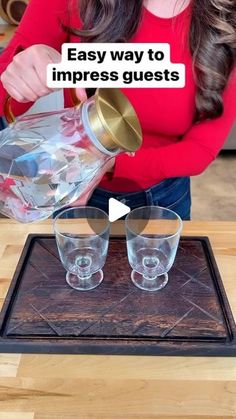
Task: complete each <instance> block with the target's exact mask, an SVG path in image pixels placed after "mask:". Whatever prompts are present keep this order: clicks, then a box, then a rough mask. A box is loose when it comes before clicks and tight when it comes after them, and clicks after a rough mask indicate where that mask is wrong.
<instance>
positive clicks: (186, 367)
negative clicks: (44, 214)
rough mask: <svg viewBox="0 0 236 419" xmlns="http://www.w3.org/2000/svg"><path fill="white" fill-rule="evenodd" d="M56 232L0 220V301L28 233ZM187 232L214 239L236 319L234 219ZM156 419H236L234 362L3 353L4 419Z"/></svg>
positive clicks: (188, 225)
mask: <svg viewBox="0 0 236 419" xmlns="http://www.w3.org/2000/svg"><path fill="white" fill-rule="evenodd" d="M120 231H121V229H120V226H119V225H118V226H117V227H116V228H114V230H113V232H114V233H118V232H120ZM51 232H52V226H51V221H45V222H42V223H38V224H34V225H22V224H19V223H17V222H14V221H9V220H4V219H1V220H0V306H2V304H3V301H4V298H5V295H6V292H7V290H8V287H9V284H10V281H11V278H12V276H13V273H14V270H15V267H16V264H17V262H18V259H19V256H20V254H21V251H22V247H23V244H24V242H25V239H26V237H27V235H28V234H29V233H51ZM183 234H186V235H208V236H209V238H210V241H211V244H212V247H213V250H214V253H215V257H216V260H217V263H218V267H219V270H220V272H221V275H222V278H223V282H224V285H225V289H226V292H227V294H228V298H229V302H230V304H231V308H232V310H233V313H234V316H235V317H236V222H185V224H184V231H183ZM153 417H155V418H156V417H158V418H163V419H177V418H178V419H181V418H187V419H197V418H205V419H207V418H221V419H222V418H236V359H235V358H187V357H169V358H168V357H144V356H101V355H96V356H94V355H76V356H70V355H21V354H0V419H9V418H10V419H33V418H34V419H72V418H73V419H74V418H109V419H110V418H122V419H123V418H125V419H126V418H129V419H130V418H135V419H136V418H140V419H141V418H153Z"/></svg>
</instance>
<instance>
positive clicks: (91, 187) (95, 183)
mask: <svg viewBox="0 0 236 419" xmlns="http://www.w3.org/2000/svg"><path fill="white" fill-rule="evenodd" d="M114 165H115V158H112V159H110V160H109V161H108V162H107V163H106V164H105V165H104V166H103V167H102V168H101V171H100V172H99V175H97V176H96V177H95V178H94V179H93V180H92V182H91V183H89V184H88V187H87V189H86V190H85V191H84V192H83V194H82V195H81V197H80V198H79V199H78V200H77V201H75V202H73V204H71V206H73V207H75V206H79V205H81V206H83V205H86V204H87V202H88V200H89V198H90V197H91V195H92V193H93V191H94V189H95V188H96V187H97V186H98V184H99V183H100V181H101V180H102V178H103V176H104V175H105V174H106V173H107V172H112V171H113V169H114Z"/></svg>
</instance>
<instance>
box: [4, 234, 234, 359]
mask: <svg viewBox="0 0 236 419" xmlns="http://www.w3.org/2000/svg"><path fill="white" fill-rule="evenodd" d="M130 273H131V269H130V266H129V263H128V260H127V254H126V243H125V239H124V238H118V237H115V238H111V239H110V245H109V254H108V257H107V262H106V265H105V267H104V282H103V283H102V284H101V285H100V286H99V287H98V288H96V289H94V290H92V291H89V292H78V291H75V290H73V289H71V288H70V287H69V286H68V285H67V283H66V281H65V270H64V268H63V267H62V265H61V262H60V260H59V256H58V252H57V248H56V243H55V238H54V236H52V235H30V236H29V237H28V239H27V242H26V244H25V247H24V250H23V253H22V255H21V258H20V261H19V263H18V266H17V269H16V272H15V275H14V278H13V280H12V283H11V286H10V289H9V292H8V295H7V297H6V300H5V303H4V306H3V309H2V312H1V316H0V350H1V351H2V352H26V353H78V354H79V353H87V354H95V353H96V354H143V355H195V356H199V355H204V356H206V355H207V356H210V355H215V356H226V355H228V356H234V355H236V342H235V323H234V319H233V316H232V313H231V310H230V307H229V304H228V301H227V297H226V294H225V291H224V287H223V284H222V281H221V278H220V274H219V271H218V269H217V266H216V262H215V259H214V256H213V253H212V250H211V246H210V242H209V240H208V238H206V237H183V238H181V241H180V246H179V249H178V252H177V257H176V261H175V264H174V266H173V268H172V269H171V271H170V273H169V283H168V285H167V286H166V287H165V288H164V289H163V290H162V291H159V292H154V293H150V292H145V291H141V290H139V289H138V288H136V287H135V286H134V285H133V283H132V282H131V280H130Z"/></svg>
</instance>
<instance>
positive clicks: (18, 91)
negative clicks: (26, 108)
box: [1, 45, 61, 102]
mask: <svg viewBox="0 0 236 419" xmlns="http://www.w3.org/2000/svg"><path fill="white" fill-rule="evenodd" d="M60 62H61V54H59V52H58V51H56V50H55V49H54V48H51V47H49V46H47V45H33V46H31V47H29V48H27V49H25V50H24V51H22V52H19V53H18V54H16V55H15V56H14V58H13V60H12V62H11V63H10V64H9V65H8V67H7V68H6V70H5V71H4V72H3V73H2V75H1V81H2V84H3V86H4V88H5V89H6V91H7V92H8V93H9V95H10V96H11V97H12V98H13V99H15V100H16V101H17V102H35V101H36V100H37V99H39V98H40V97H42V96H46V95H48V94H49V93H51V92H53V91H54V90H58V89H50V88H49V87H47V65H48V64H51V63H55V64H56V63H60Z"/></svg>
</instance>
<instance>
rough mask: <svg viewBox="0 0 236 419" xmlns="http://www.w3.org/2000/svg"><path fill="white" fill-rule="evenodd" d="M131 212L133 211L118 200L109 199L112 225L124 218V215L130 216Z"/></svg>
mask: <svg viewBox="0 0 236 419" xmlns="http://www.w3.org/2000/svg"><path fill="white" fill-rule="evenodd" d="M130 211H131V209H130V208H129V207H128V206H127V205H125V204H123V203H122V202H120V201H117V199H115V198H110V199H109V221H110V222H111V223H113V222H114V221H116V220H119V218H122V217H124V215H126V214H129V212H130Z"/></svg>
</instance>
